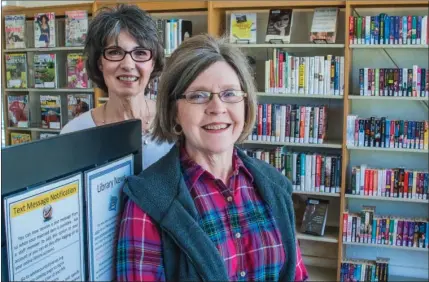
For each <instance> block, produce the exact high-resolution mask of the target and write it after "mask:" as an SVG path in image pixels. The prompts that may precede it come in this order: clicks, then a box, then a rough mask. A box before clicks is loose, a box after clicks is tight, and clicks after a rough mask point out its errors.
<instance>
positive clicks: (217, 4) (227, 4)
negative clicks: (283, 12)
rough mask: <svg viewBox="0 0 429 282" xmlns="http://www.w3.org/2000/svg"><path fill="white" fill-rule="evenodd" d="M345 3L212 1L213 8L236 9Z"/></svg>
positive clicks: (337, 3)
mask: <svg viewBox="0 0 429 282" xmlns="http://www.w3.org/2000/svg"><path fill="white" fill-rule="evenodd" d="M345 5H346V1H335V0H328V1H317V0H316V1H308V0H301V1H213V8H217V9H219V8H221V9H226V8H229V9H237V8H250V9H252V8H267V9H269V8H281V7H285V8H286V7H291V8H293V7H309V8H313V7H323V6H325V7H326V6H345Z"/></svg>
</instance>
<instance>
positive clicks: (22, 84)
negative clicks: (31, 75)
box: [5, 53, 27, 88]
mask: <svg viewBox="0 0 429 282" xmlns="http://www.w3.org/2000/svg"><path fill="white" fill-rule="evenodd" d="M5 59H6V85H7V88H27V54H25V53H22V54H5Z"/></svg>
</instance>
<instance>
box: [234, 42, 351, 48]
mask: <svg viewBox="0 0 429 282" xmlns="http://www.w3.org/2000/svg"><path fill="white" fill-rule="evenodd" d="M232 44H233V45H234V46H237V47H239V48H315V49H319V48H322V49H323V48H329V49H331V48H338V49H339V48H344V46H345V45H344V44H314V43H289V44H270V43H253V44H235V43H232Z"/></svg>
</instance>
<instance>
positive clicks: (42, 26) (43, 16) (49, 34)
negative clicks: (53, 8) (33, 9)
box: [34, 12, 56, 48]
mask: <svg viewBox="0 0 429 282" xmlns="http://www.w3.org/2000/svg"><path fill="white" fill-rule="evenodd" d="M55 39H56V37H55V13H53V12H51V13H38V14H35V15H34V47H36V48H37V47H55V46H56V42H55Z"/></svg>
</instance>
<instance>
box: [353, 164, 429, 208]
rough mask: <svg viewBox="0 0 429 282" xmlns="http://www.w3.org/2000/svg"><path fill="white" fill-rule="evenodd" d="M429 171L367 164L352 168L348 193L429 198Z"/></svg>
mask: <svg viewBox="0 0 429 282" xmlns="http://www.w3.org/2000/svg"><path fill="white" fill-rule="evenodd" d="M428 185H429V173H428V172H427V171H425V172H424V171H417V170H408V169H404V168H388V169H376V168H370V167H368V166H367V165H361V166H354V167H353V168H352V175H351V183H350V187H349V188H348V189H347V191H346V193H348V194H353V195H364V196H381V197H391V198H403V199H423V200H427V199H428V193H429V191H428Z"/></svg>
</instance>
